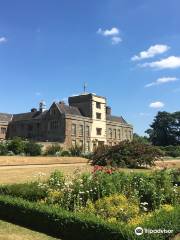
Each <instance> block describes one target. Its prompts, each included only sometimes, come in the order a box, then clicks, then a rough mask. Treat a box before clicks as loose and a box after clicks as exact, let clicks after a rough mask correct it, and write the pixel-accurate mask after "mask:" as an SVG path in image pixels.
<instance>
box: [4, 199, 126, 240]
mask: <svg viewBox="0 0 180 240" xmlns="http://www.w3.org/2000/svg"><path fill="white" fill-rule="evenodd" d="M0 218H1V219H2V220H6V221H9V222H12V223H15V224H18V225H21V226H24V227H28V228H30V229H33V230H35V231H39V232H43V233H46V234H48V235H50V236H53V237H57V238H62V239H63V240H67V239H68V240H69V239H72V240H74V239H77V240H96V239H97V240H99V239H102V240H120V239H121V240H126V239H127V238H126V237H125V236H124V234H123V233H122V232H121V231H120V229H119V228H118V226H115V225H112V224H107V223H105V221H103V220H100V219H97V218H96V217H93V216H89V217H88V216H85V215H83V214H75V213H70V212H67V211H65V210H63V209H60V208H58V207H56V206H48V205H45V204H42V203H35V202H29V201H26V200H24V199H22V198H15V197H11V196H8V195H6V196H2V195H0Z"/></svg>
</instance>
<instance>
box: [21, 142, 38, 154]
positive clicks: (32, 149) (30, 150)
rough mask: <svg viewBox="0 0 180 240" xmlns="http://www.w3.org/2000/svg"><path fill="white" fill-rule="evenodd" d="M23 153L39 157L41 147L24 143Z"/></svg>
mask: <svg viewBox="0 0 180 240" xmlns="http://www.w3.org/2000/svg"><path fill="white" fill-rule="evenodd" d="M24 152H25V154H26V155H29V156H39V155H41V153H42V146H41V145H40V144H37V143H35V142H26V143H25V145H24Z"/></svg>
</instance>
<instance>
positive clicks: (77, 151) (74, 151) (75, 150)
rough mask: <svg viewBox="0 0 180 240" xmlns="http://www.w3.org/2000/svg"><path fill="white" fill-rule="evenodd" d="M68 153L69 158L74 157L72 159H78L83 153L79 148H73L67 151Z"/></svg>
mask: <svg viewBox="0 0 180 240" xmlns="http://www.w3.org/2000/svg"><path fill="white" fill-rule="evenodd" d="M69 151H70V153H71V156H74V157H79V156H81V155H82V152H83V148H82V147H81V146H78V145H76V146H73V147H71V148H70V149H69Z"/></svg>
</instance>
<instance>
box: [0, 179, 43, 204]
mask: <svg viewBox="0 0 180 240" xmlns="http://www.w3.org/2000/svg"><path fill="white" fill-rule="evenodd" d="M0 195H11V196H14V197H21V198H24V199H26V200H29V201H39V200H41V199H44V198H45V197H46V191H45V190H44V189H43V188H40V187H39V183H37V182H34V183H20V184H12V185H3V186H0Z"/></svg>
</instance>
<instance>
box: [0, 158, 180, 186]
mask: <svg viewBox="0 0 180 240" xmlns="http://www.w3.org/2000/svg"><path fill="white" fill-rule="evenodd" d="M3 165H4V166H3ZM5 165H6V166H5ZM164 167H167V168H180V160H179V159H177V160H176V159H169V158H168V159H167V160H165V161H157V162H156V167H155V168H153V169H159V168H164ZM55 169H58V170H60V171H62V172H64V173H65V174H66V175H72V174H73V172H74V171H75V172H80V173H82V172H90V171H92V169H93V167H92V166H90V165H89V164H88V163H87V159H85V158H79V157H22V156H11V157H9V156H1V157H0V184H11V183H21V182H27V181H35V180H38V178H39V177H41V179H47V178H48V177H49V176H50V173H51V172H53V171H54V170H55ZM153 169H128V168H120V171H125V172H127V171H128V172H129V171H133V172H149V171H152V170H153ZM41 173H43V176H41V175H42V174H41Z"/></svg>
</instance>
